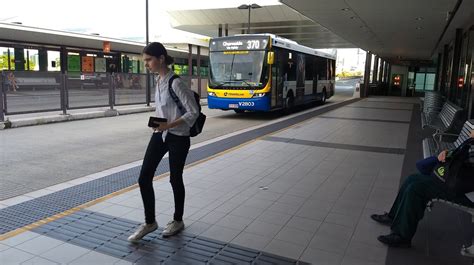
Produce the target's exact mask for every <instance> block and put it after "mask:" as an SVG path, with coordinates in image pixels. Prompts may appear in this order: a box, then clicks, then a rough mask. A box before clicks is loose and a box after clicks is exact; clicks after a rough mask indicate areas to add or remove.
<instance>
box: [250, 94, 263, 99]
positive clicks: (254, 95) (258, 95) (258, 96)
mask: <svg viewBox="0 0 474 265" xmlns="http://www.w3.org/2000/svg"><path fill="white" fill-rule="evenodd" d="M264 96H265V93H255V94H253V96H252V97H253V98H262V97H264Z"/></svg>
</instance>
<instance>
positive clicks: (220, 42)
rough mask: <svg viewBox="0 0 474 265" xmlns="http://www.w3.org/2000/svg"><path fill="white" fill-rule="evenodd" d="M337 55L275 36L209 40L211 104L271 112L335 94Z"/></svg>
mask: <svg viewBox="0 0 474 265" xmlns="http://www.w3.org/2000/svg"><path fill="white" fill-rule="evenodd" d="M335 59H336V58H335V56H334V55H331V54H327V53H323V52H321V51H318V50H315V49H312V48H308V47H305V46H302V45H299V44H298V43H296V42H294V41H291V40H288V39H284V38H280V37H278V36H275V35H272V34H249V35H236V36H231V37H219V38H213V39H211V40H210V42H209V82H208V89H207V91H208V107H209V108H211V109H222V110H234V111H235V112H237V113H240V112H244V111H272V110H277V109H285V108H288V109H289V108H292V107H294V106H296V105H300V104H305V103H309V102H313V101H319V102H322V103H324V102H325V101H326V99H328V98H330V97H331V96H333V95H334V85H335V70H336V69H335V67H336V62H335Z"/></svg>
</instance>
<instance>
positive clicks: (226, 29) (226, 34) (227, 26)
mask: <svg viewBox="0 0 474 265" xmlns="http://www.w3.org/2000/svg"><path fill="white" fill-rule="evenodd" d="M225 36H226V37H227V36H229V24H227V23H225Z"/></svg>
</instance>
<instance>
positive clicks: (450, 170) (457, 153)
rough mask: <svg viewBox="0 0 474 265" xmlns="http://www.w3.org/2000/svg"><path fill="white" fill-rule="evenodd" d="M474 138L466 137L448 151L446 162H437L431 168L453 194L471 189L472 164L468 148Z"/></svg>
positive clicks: (473, 171)
mask: <svg viewBox="0 0 474 265" xmlns="http://www.w3.org/2000/svg"><path fill="white" fill-rule="evenodd" d="M472 144H474V139H473V138H469V139H466V140H465V141H464V142H463V143H462V144H461V145H460V146H458V147H457V148H456V149H454V150H453V151H451V152H450V153H448V155H447V157H446V162H439V163H438V164H437V165H436V166H435V167H434V168H433V175H434V176H436V177H437V178H439V179H440V180H441V181H442V182H444V183H445V185H446V187H447V188H448V191H449V192H451V193H453V194H464V193H467V192H471V191H473V188H474V166H473V164H472V162H471V161H470V157H469V156H470V154H469V149H470V148H471V145H472Z"/></svg>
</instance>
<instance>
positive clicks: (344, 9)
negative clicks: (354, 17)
mask: <svg viewBox="0 0 474 265" xmlns="http://www.w3.org/2000/svg"><path fill="white" fill-rule="evenodd" d="M341 10H342V11H349V10H351V9H350V8H342V9H341Z"/></svg>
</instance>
